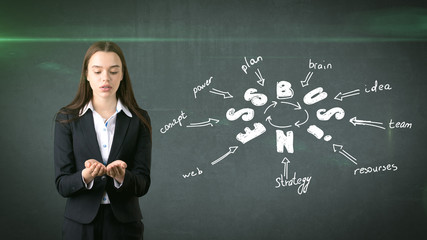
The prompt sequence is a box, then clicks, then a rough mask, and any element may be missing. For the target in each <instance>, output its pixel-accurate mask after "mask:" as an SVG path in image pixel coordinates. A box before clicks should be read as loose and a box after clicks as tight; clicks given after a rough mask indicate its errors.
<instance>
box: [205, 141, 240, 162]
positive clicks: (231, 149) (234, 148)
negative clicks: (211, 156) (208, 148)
mask: <svg viewBox="0 0 427 240" xmlns="http://www.w3.org/2000/svg"><path fill="white" fill-rule="evenodd" d="M237 148H239V147H238V146H232V147H229V148H228V149H229V150H228V152H227V153H226V154H224V155H222V156H221V157H219V158H218V159H216V160H215V161H213V162H211V164H212V165H215V164H217V163H218V162H220V161H221V160H223V159H224V158H226V157H227V156H228V155H230V154H232V153H234V152H235V151H236V150H237Z"/></svg>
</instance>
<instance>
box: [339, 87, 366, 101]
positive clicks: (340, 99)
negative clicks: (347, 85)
mask: <svg viewBox="0 0 427 240" xmlns="http://www.w3.org/2000/svg"><path fill="white" fill-rule="evenodd" d="M359 94H360V89H356V90H353V91H350V92H346V93H341V92H339V93H338V95H336V96H335V98H334V99H335V100H338V101H342V100H343V99H344V98H347V97H351V96H356V95H359Z"/></svg>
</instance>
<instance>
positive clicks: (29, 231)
mask: <svg viewBox="0 0 427 240" xmlns="http://www.w3.org/2000/svg"><path fill="white" fill-rule="evenodd" d="M6 5H7V7H4V6H3V7H2V8H1V9H0V69H1V70H0V82H1V85H0V98H1V99H0V104H1V116H2V117H1V120H0V126H1V129H2V134H1V143H0V146H1V152H2V157H1V159H2V161H1V164H2V169H3V170H2V174H0V176H1V182H2V183H3V184H2V189H3V190H2V191H1V193H0V194H1V197H0V199H1V200H0V201H1V204H0V210H1V211H0V212H1V217H0V221H1V222H0V226H1V229H2V239H33V238H34V236H38V238H40V239H60V236H61V222H62V218H63V210H64V205H65V199H63V198H62V197H60V195H59V194H58V193H57V192H56V189H55V184H54V176H53V174H54V171H53V118H54V115H55V113H56V111H57V110H58V109H59V108H60V107H62V106H64V105H66V104H67V103H69V102H70V101H71V100H72V98H73V97H74V94H75V93H76V89H77V83H78V81H79V75H80V71H81V70H80V68H81V64H82V60H83V55H84V53H85V51H86V49H87V48H88V46H89V45H90V44H91V43H92V42H94V41H97V40H112V41H115V42H117V43H118V44H119V45H120V46H121V47H122V49H123V51H124V53H125V57H126V60H127V63H128V67H129V71H130V75H131V79H132V82H133V88H134V91H135V95H136V97H137V100H138V102H139V104H140V106H141V107H142V108H144V109H146V110H147V111H148V112H149V114H150V116H151V119H152V123H153V163H152V186H151V189H150V191H149V193H148V194H147V195H146V196H144V197H142V198H141V199H140V203H141V206H142V212H143V216H144V220H143V221H144V224H145V235H144V236H145V238H146V239H425V238H426V237H427V230H426V226H427V159H426V156H425V153H424V150H425V148H426V147H425V146H426V143H427V142H426V140H425V139H426V136H427V131H426V126H425V123H424V119H425V118H426V117H427V114H426V113H427V112H426V107H425V103H426V102H427V101H426V100H427V99H426V98H427V94H426V92H427V84H426V81H427V80H426V76H427V67H426V66H427V61H426V57H425V56H426V53H427V29H426V24H427V4H426V3H424V4H421V3H413V1H390V0H388V1H372V0H371V1H350V2H349V1H332V0H327V1H312V0H283V1H274V0H270V1H236V0H228V1H121V2H118V1H109V0H107V1H102V2H98V1H42V2H37V1H27V2H26V3H22V2H17V1H15V2H11V3H6Z"/></svg>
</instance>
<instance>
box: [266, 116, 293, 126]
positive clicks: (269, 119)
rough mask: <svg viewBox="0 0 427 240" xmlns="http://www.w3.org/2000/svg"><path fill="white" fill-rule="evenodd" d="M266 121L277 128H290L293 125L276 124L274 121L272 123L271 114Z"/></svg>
mask: <svg viewBox="0 0 427 240" xmlns="http://www.w3.org/2000/svg"><path fill="white" fill-rule="evenodd" d="M265 121H267V122H268V123H270V125H271V126H273V127H276V128H290V127H292V125H287V126H279V125H274V124H273V123H271V116H268V117H267V118H266V119H265Z"/></svg>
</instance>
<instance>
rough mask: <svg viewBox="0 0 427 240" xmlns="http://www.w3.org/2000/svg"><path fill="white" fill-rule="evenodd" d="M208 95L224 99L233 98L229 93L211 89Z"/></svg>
mask: <svg viewBox="0 0 427 240" xmlns="http://www.w3.org/2000/svg"><path fill="white" fill-rule="evenodd" d="M209 92H210V93H213V94H216V95H222V96H223V97H224V99H227V98H233V96H232V95H231V94H230V93H229V92H224V91H221V90H218V89H215V88H212V90H211V91H209Z"/></svg>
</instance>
